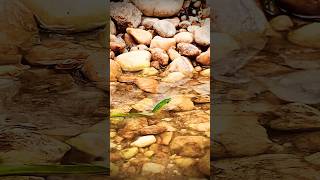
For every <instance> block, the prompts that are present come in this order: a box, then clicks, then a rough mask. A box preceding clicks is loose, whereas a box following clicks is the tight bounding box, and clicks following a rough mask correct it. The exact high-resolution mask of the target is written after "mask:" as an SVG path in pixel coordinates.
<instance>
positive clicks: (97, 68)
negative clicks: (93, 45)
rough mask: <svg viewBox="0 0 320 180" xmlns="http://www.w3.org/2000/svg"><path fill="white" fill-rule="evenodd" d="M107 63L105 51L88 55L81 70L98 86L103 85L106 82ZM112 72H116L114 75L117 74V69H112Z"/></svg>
mask: <svg viewBox="0 0 320 180" xmlns="http://www.w3.org/2000/svg"><path fill="white" fill-rule="evenodd" d="M110 63H111V61H110ZM107 65H108V61H107V55H106V54H105V53H96V54H92V55H90V56H89V57H88V59H87V60H86V61H85V63H84V64H83V67H82V69H81V70H82V72H83V73H84V74H85V76H86V77H87V78H88V79H89V80H91V81H92V82H94V83H95V84H97V85H98V86H99V87H100V86H101V87H104V86H105V85H106V82H107V71H106V70H107ZM113 73H116V74H114V75H116V76H117V75H119V74H117V73H119V71H118V72H117V71H116V72H114V71H113ZM113 80H114V79H113Z"/></svg>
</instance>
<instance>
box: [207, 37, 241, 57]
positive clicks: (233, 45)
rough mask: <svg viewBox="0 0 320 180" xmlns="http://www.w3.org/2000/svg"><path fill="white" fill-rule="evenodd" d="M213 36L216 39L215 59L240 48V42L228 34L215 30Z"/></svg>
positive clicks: (214, 46)
mask: <svg viewBox="0 0 320 180" xmlns="http://www.w3.org/2000/svg"><path fill="white" fill-rule="evenodd" d="M212 37H213V38H214V39H215V42H214V44H213V49H215V52H216V53H214V57H213V58H214V59H221V58H223V57H225V56H227V55H228V54H229V53H230V52H232V51H233V50H236V49H240V46H239V44H238V43H237V42H236V41H235V40H234V39H233V38H232V37H231V36H229V35H228V34H224V33H215V32H214V33H212Z"/></svg>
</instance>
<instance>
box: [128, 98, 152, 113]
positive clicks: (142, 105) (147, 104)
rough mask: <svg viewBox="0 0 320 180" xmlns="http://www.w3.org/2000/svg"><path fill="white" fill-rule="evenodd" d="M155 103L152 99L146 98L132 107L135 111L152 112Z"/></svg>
mask: <svg viewBox="0 0 320 180" xmlns="http://www.w3.org/2000/svg"><path fill="white" fill-rule="evenodd" d="M153 106H154V102H153V100H152V99H150V98H144V99H142V100H141V101H139V102H137V103H136V104H135V105H133V106H132V108H133V109H135V110H137V111H141V112H144V111H151V110H152V109H153Z"/></svg>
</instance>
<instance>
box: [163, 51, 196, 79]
mask: <svg viewBox="0 0 320 180" xmlns="http://www.w3.org/2000/svg"><path fill="white" fill-rule="evenodd" d="M193 71H194V68H193V66H192V64H191V62H190V60H189V59H188V58H186V57H183V56H181V57H178V58H176V59H174V60H173V61H172V62H171V63H170V64H169V66H168V67H167V69H166V71H165V72H167V73H170V72H181V73H183V74H184V75H185V76H187V77H192V76H193Z"/></svg>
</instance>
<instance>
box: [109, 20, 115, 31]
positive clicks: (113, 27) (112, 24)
mask: <svg viewBox="0 0 320 180" xmlns="http://www.w3.org/2000/svg"><path fill="white" fill-rule="evenodd" d="M109 21H110V33H111V34H117V28H116V25H115V24H114V22H113V21H112V20H111V19H109Z"/></svg>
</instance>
